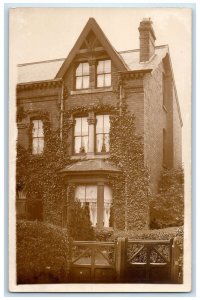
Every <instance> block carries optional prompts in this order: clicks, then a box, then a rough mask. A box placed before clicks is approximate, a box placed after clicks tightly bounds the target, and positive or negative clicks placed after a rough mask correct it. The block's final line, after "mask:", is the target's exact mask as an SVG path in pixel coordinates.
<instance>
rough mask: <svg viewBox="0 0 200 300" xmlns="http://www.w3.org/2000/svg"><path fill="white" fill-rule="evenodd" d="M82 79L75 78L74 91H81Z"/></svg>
mask: <svg viewBox="0 0 200 300" xmlns="http://www.w3.org/2000/svg"><path fill="white" fill-rule="evenodd" d="M82 79H83V77H76V89H77V90H78V89H82Z"/></svg>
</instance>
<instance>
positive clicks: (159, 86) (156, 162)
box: [17, 20, 182, 227]
mask: <svg viewBox="0 0 200 300" xmlns="http://www.w3.org/2000/svg"><path fill="white" fill-rule="evenodd" d="M149 22H150V21H145V24H141V23H140V28H139V31H140V53H139V54H140V55H139V57H140V61H139V62H138V63H137V64H136V65H135V67H133V69H132V70H130V67H129V68H128V67H127V64H128V63H127V62H126V61H125V60H126V56H125V55H126V54H125V55H124V57H123V56H122V55H121V58H120V54H112V51H113V53H114V50H113V49H112V48H111V47H112V46H111V45H107V44H106V43H108V42H107V41H105V46H104V47H101V48H104V49H103V50H102V49H101V52H99V54H97V53H96V54H95V55H96V60H98V59H99V58H101V57H102V53H103V57H104V58H106V59H111V82H112V84H111V86H110V87H104V88H97V87H96V73H95V72H96V71H95V70H96V62H95V60H92V61H90V74H91V76H90V86H89V88H88V89H86V90H76V89H75V67H76V66H77V63H78V62H80V61H81V60H80V57H79V56H80V55H79V56H77V53H78V52H77V51H78V49H72V51H71V53H70V55H69V57H68V58H67V59H66V61H65V62H64V63H63V65H62V66H61V68H60V71H59V72H58V73H57V75H56V74H55V75H56V76H55V78H52V80H49V83H48V82H47V81H41V82H35V83H34V82H32V83H26V82H24V83H23V82H22V83H20V84H19V85H18V88H17V106H18V107H20V108H22V107H23V109H24V111H26V112H27V115H26V117H25V118H24V119H22V120H20V122H18V142H19V143H20V144H21V145H22V146H24V147H25V148H26V149H28V148H29V145H30V138H29V131H28V130H29V129H28V128H29V124H30V121H31V118H32V117H33V116H37V111H44V112H47V113H48V114H49V120H50V124H51V128H52V129H53V130H56V129H59V128H60V126H61V122H60V120H61V119H60V118H61V115H60V108H61V102H62V101H63V107H64V110H65V111H68V110H70V109H72V108H74V107H76V106H82V105H84V106H87V105H91V104H94V105H95V104H98V103H102V104H110V105H113V106H116V104H117V103H118V102H119V99H120V92H119V88H120V84H122V89H123V97H122V98H123V99H124V100H125V101H126V103H127V105H128V109H129V111H130V112H131V113H134V115H135V124H136V132H137V133H138V134H139V135H141V136H142V137H143V141H144V164H145V165H147V166H148V168H149V170H150V182H151V190H152V192H153V193H156V191H157V187H158V181H159V176H160V173H161V170H162V169H163V167H167V168H171V167H173V166H174V167H177V166H180V165H181V127H182V121H181V116H180V110H179V106H178V100H177V97H176V93H175V87H174V82H173V76H172V71H171V70H170V64H169V54H168V50H167V48H166V47H158V48H156V47H155V35H154V32H153V29H152V23H151V22H150V23H149ZM88 23H89V25H86V29H84V31H83V33H82V34H83V35H84V32H86V33H87V26H89V29H88V31H89V30H90V27H91V28H92V26H93V27H94V28H96V27H95V26H97V25H96V22H95V21H94V20H92V21H90V20H89V22H88ZM95 30H97V34H100V36H99V40H101V43H100V44H101V45H102V43H103V40H102V39H103V37H101V34H102V33H98V30H100V29H99V28H98V27H97V29H95ZM95 30H94V32H95ZM86 33H85V34H86ZM80 38H81V37H79V40H78V43H79V42H80ZM79 44H81V42H80V43H79ZM98 46H99V45H98ZM76 47H78V46H76V45H75V48H76ZM105 47H106V48H105ZM109 47H110V48H109ZM83 50H84V49H83ZM83 50H82V52H83ZM73 51H74V56H73V55H72V54H73ZM84 51H86V50H84ZM156 51H157V52H156ZM161 51H163V52H161ZM82 52H81V53H82ZM108 53H111V55H108ZM155 53H157V56H155V55H154V54H155ZM163 53H165V54H163ZM133 54H134V53H133ZM136 54H137V53H136ZM98 55H99V56H98ZM115 55H116V56H115ZM127 55H131V53H128V54H127ZM159 55H160V59H159V60H158V58H159ZM152 57H153V58H152ZM150 59H151V62H149V66H148V65H147V66H145V68H144V69H143V68H142V66H143V65H140V66H139V67H138V64H139V63H140V62H143V61H147V62H148V61H149V60H150ZM69 60H70V61H69ZM65 68H66V70H65ZM60 74H63V76H62V77H59V76H60ZM163 74H164V75H163ZM58 75H59V76H58ZM163 78H164V80H163ZM120 81H121V83H120ZM63 86H65V88H66V92H67V96H66V97H64V98H63V99H62V97H63V94H62V93H63ZM91 124H92V123H91ZM164 135H165V149H164V150H163V143H164V141H163V137H164ZM70 153H71V154H73V149H72V144H71V145H70ZM164 153H165V156H166V157H165V159H164V157H163V155H164ZM108 155H109V154H107V156H108ZM107 156H105V157H104V158H106V157H107ZM93 158H94V159H95V155H94V157H93ZM101 194H102V191H101ZM144 213H147V212H144ZM144 226H146V224H144ZM133 227H134V226H133Z"/></svg>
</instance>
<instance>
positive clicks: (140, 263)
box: [124, 240, 173, 283]
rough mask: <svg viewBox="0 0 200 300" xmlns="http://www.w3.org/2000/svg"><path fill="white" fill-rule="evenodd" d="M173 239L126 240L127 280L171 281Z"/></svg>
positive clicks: (140, 281) (125, 277)
mask: <svg viewBox="0 0 200 300" xmlns="http://www.w3.org/2000/svg"><path fill="white" fill-rule="evenodd" d="M172 244H173V240H158V241H154V240H129V241H126V253H125V255H126V262H125V273H124V280H125V282H132V283H133V282H135V283H171V282H172V276H171V274H172Z"/></svg>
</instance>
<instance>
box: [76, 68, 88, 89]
mask: <svg viewBox="0 0 200 300" xmlns="http://www.w3.org/2000/svg"><path fill="white" fill-rule="evenodd" d="M89 84H90V68H89V63H88V62H84V63H80V64H79V65H78V67H77V68H76V89H77V90H80V89H88V88H89Z"/></svg>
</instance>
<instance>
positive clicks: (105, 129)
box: [104, 115, 110, 133]
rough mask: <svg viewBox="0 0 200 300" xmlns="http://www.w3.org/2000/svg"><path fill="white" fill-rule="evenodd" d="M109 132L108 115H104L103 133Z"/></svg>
mask: <svg viewBox="0 0 200 300" xmlns="http://www.w3.org/2000/svg"><path fill="white" fill-rule="evenodd" d="M109 132H110V116H109V115H104V133H109Z"/></svg>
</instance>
